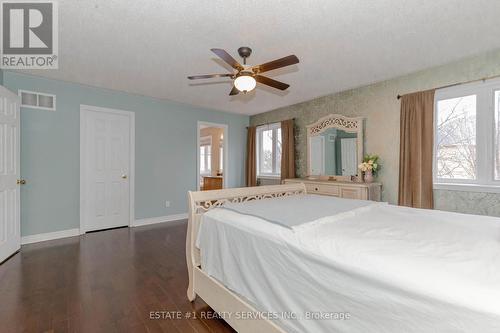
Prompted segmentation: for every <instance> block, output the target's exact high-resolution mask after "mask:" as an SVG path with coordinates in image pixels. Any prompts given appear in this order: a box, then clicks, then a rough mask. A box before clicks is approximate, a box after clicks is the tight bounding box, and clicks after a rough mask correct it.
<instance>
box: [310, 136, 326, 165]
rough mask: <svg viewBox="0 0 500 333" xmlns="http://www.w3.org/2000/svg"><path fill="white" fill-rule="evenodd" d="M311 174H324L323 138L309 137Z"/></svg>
mask: <svg viewBox="0 0 500 333" xmlns="http://www.w3.org/2000/svg"><path fill="white" fill-rule="evenodd" d="M310 154H311V175H324V174H325V138H324V137H323V136H313V137H311V153H310Z"/></svg>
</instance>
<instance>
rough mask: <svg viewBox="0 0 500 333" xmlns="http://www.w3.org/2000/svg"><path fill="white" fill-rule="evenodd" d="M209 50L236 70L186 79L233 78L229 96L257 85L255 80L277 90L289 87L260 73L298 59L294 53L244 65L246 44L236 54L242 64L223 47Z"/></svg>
mask: <svg viewBox="0 0 500 333" xmlns="http://www.w3.org/2000/svg"><path fill="white" fill-rule="evenodd" d="M211 51H212V52H213V53H215V54H216V55H217V56H218V57H219V58H221V59H222V60H224V61H225V62H226V63H228V64H229V65H230V66H231V67H233V68H234V69H235V70H236V72H235V73H227V74H208V75H193V76H188V79H190V80H197V79H211V78H216V77H230V78H231V79H233V89H231V92H230V93H229V95H231V96H232V95H238V94H239V93H240V92H243V93H247V92H249V91H252V90H253V89H254V88H255V86H256V85H257V82H259V83H262V84H265V85H267V86H270V87H273V88H276V89H279V90H286V89H287V88H288V87H290V85H288V84H286V83H283V82H280V81H276V80H273V79H271V78H268V77H266V76H263V75H260V74H261V73H264V72H268V71H270V70H273V69H278V68H282V67H286V66H290V65H294V64H297V63H299V59H298V58H297V57H296V56H295V55H289V56H287V57H284V58H280V59H276V60H273V61H269V62H266V63H264V64H261V65H257V66H246V64H247V58H248V57H249V56H250V54H252V49H251V48H249V47H248V46H243V47H240V48H239V49H238V54H239V55H240V57H242V58H243V65H241V64H240V63H239V62H237V61H236V60H235V59H234V58H233V57H232V56H231V55H230V54H229V53H227V52H226V51H225V50H223V49H211Z"/></svg>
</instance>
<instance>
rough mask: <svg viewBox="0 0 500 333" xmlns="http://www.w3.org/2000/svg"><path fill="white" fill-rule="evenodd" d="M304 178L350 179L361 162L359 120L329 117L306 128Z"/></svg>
mask: <svg viewBox="0 0 500 333" xmlns="http://www.w3.org/2000/svg"><path fill="white" fill-rule="evenodd" d="M306 128H307V175H308V177H315V176H317V177H320V176H328V177H337V178H342V179H350V178H351V176H356V175H357V174H358V164H359V163H361V161H362V160H363V118H361V117H357V118H350V117H345V116H342V115H339V114H331V115H328V116H326V117H323V118H320V119H319V120H318V121H316V122H314V123H312V124H310V125H308V126H307V127H306Z"/></svg>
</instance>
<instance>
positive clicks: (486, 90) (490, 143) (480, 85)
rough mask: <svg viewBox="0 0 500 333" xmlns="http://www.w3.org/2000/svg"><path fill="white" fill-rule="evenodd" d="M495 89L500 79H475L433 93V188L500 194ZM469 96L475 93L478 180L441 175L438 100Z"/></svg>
mask: <svg viewBox="0 0 500 333" xmlns="http://www.w3.org/2000/svg"><path fill="white" fill-rule="evenodd" d="M495 91H500V79H491V80H485V81H480V82H473V83H468V84H462V85H457V86H452V87H448V88H443V89H438V90H436V93H435V96H434V129H433V131H434V133H433V134H434V138H433V141H434V142H433V152H432V154H433V157H432V173H433V175H432V178H433V187H434V189H437V190H456V191H470V192H489V193H500V179H498V180H496V179H495V153H496V146H495ZM469 95H476V163H477V170H476V179H447V178H438V177H437V129H438V128H437V127H438V121H437V119H438V117H437V116H438V108H437V106H438V102H439V101H441V100H446V99H452V98H458V97H463V96H469ZM499 148H500V147H499Z"/></svg>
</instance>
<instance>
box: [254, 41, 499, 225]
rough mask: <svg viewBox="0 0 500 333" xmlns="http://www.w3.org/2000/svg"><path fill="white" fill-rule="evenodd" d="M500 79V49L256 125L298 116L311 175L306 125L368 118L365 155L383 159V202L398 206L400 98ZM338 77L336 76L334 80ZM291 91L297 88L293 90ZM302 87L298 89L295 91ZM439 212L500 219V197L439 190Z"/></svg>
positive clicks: (257, 119) (299, 152)
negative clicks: (337, 117)
mask: <svg viewBox="0 0 500 333" xmlns="http://www.w3.org/2000/svg"><path fill="white" fill-rule="evenodd" d="M494 75H500V50H496V51H493V52H488V53H486V54H481V55H477V56H475V57H472V58H467V59H464V60H460V61H457V62H454V63H451V64H447V65H443V66H439V67H435V68H431V69H427V70H423V71H420V72H417V73H412V74H409V75H406V76H402V77H399V78H395V79H391V80H388V81H384V82H379V83H375V84H372V85H369V86H365V87H361V88H356V89H352V90H348V91H344V92H340V93H336V94H332V95H328V96H323V97H319V98H316V99H313V100H310V101H307V102H303V103H299V104H295V105H291V106H288V107H284V108H280V109H276V110H272V111H269V112H265V113H261V114H258V115H255V116H252V117H251V118H250V124H252V125H258V124H261V123H267V122H274V121H280V120H283V119H289V118H295V125H296V168H297V175H298V176H299V177H302V176H305V175H306V172H307V171H306V131H305V127H306V125H308V124H310V123H313V122H315V121H316V120H318V119H319V118H321V117H323V116H326V115H328V114H330V113H337V114H342V115H345V116H351V117H364V118H365V144H364V147H365V153H377V154H379V155H380V158H381V163H382V170H381V171H380V174H379V177H378V180H379V181H380V182H382V184H383V196H382V197H383V200H384V201H388V202H390V203H396V202H397V196H398V195H397V193H398V173H399V113H400V102H399V100H397V99H396V96H397V95H398V94H405V93H410V92H414V91H420V90H426V89H431V88H435V87H440V86H444V85H448V84H453V83H457V82H464V81H469V80H475V79H481V78H484V77H489V76H494ZM333 79H335V78H333ZM290 89H294V87H293V86H292V87H291V88H290ZM295 89H297V88H295ZM435 196H436V198H435V202H436V209H443V210H450V211H457V212H463V213H476V214H488V215H497V216H500V194H496V193H469V192H458V191H444V190H439V191H437V190H436V191H435Z"/></svg>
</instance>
